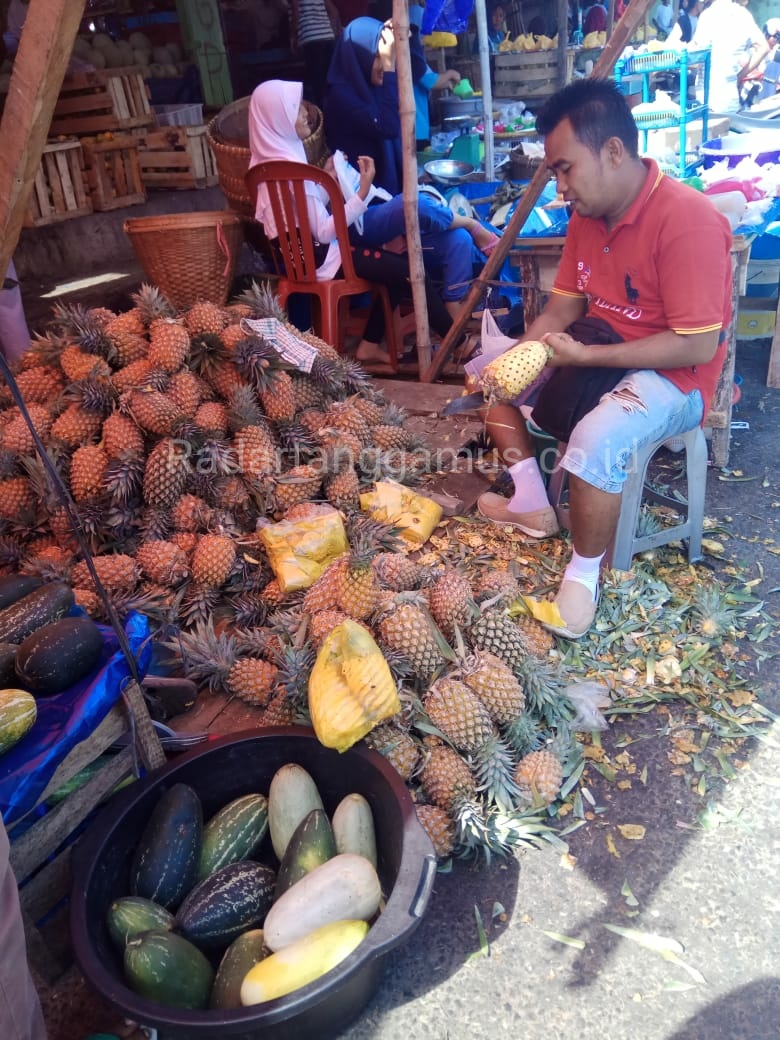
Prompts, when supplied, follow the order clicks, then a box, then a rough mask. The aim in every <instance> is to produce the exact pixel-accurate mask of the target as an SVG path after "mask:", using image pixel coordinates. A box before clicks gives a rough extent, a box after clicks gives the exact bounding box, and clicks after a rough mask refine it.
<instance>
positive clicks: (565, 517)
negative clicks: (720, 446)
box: [547, 426, 707, 571]
mask: <svg viewBox="0 0 780 1040" xmlns="http://www.w3.org/2000/svg"><path fill="white" fill-rule="evenodd" d="M675 439H677V438H675ZM679 439H680V440H681V441H682V442H683V444H684V446H685V469H686V479H687V483H688V502H687V515H686V517H685V520H683V521H681V522H680V523H679V524H674V525H672V526H670V527H664V529H663V530H662V531H656V532H655V533H654V534H647V535H642V536H641V537H638V536H637V533H636V529H637V522H638V520H639V511H640V509H641V507H642V499H643V498H646V499H649V500H650V501H652V502H658V503H660V504H662V505H666V506H669V507H670V508H672V509H674V510H675V511H679V510H680V509H681V508H685V506H686V503H685V502H680V501H679V500H678V499H676V498H671V497H670V496H669V495H663V494H661V493H660V492H658V491H656V490H655V488H652V487H649V486H648V485H647V484H646V483H645V477H646V475H647V467H648V465H649V463H650V459H652V457H653V456H654V455H655V453H656V452H657V451H658V449H659V448H660V447H662V446H663V444H664V443H665V442H666V440H668V438H666V437H664V439H663V440H660V441H655V442H654V443H652V444H648V445H647V446H646V447H644V448H642V449H640V450H639V451H638V452H637V454H636V455H635V457H634V464H633V465H632V466H631V468H630V470H629V473H628V479H627V480H626V482H625V484H624V485H623V501H622V504H621V507H620V519H619V520H618V525H617V530H616V531H615V537H614V538H613V540H612V544H611V545H610V546H609V548H608V549H607V554H606V557H605V560H606V563H607V565H608V566H611V567H615V568H617V569H618V570H621V571H627V570H629V569H630V568H631V560H632V558H633V557H634V556H636V554H637V553H640V552H645V551H646V550H647V549H655V548H656V547H657V546H659V545H668V543H669V542H676V541H678V540H679V539H681V538H687V539H688V560H689V561H690V562H691V563H695V562H696V561H697V560H700V559H701V556H702V553H701V539H702V531H703V528H704V496H705V493H706V490H707V441H706V439H705V437H704V431H703V430H702V428H701V427H700V426H697V427H696V428H695V429H693V430H689V431H688V432H687V433H683V434H681V435H679ZM558 451H559V452H560V457H563V455H564V453H565V451H566V444H565V443H564V442H563V441H561V442H560V443H559V444H558ZM568 477H569V475H568V473H567V472H566V470H565V469H561V468H560V466H559V467H558V468H557V469H556V470H554V472H553V474H552V476H551V477H550V482H549V485H548V489H547V494H548V498H549V499H550V503H551V505H552V506H553V508H554V509H555V512H556V513H557V515H558V522H559V523H560V525H561V527H566V528H569V506H568V501H567V500H566V497H565V495H566V491H567V489H568Z"/></svg>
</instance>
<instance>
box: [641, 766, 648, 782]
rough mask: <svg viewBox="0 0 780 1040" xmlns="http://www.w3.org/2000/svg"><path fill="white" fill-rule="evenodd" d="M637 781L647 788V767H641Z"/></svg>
mask: <svg viewBox="0 0 780 1040" xmlns="http://www.w3.org/2000/svg"><path fill="white" fill-rule="evenodd" d="M639 779H640V780H641V781H642V783H643V784H644V785H645V787H647V766H643V767H642V772H641V773H640V774H639Z"/></svg>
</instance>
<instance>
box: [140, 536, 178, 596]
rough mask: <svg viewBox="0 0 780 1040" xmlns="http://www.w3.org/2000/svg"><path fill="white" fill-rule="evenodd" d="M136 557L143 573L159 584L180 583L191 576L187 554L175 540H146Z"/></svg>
mask: <svg viewBox="0 0 780 1040" xmlns="http://www.w3.org/2000/svg"><path fill="white" fill-rule="evenodd" d="M135 558H136V561H137V563H138V566H139V567H140V568H141V573H142V574H143V575H144V576H145V577H146V578H148V579H149V580H150V581H153V582H155V583H156V584H158V585H164V586H166V587H168V586H171V585H179V584H180V583H181V582H182V581H184V580H185V578H188V577H189V576H190V568H189V562H188V560H187V554H186V553H185V552H184V550H183V549H180V548H179V546H178V545H174V543H173V542H167V541H153V542H144V543H143V544H142V545H139V547H138V550H137V552H136V554H135Z"/></svg>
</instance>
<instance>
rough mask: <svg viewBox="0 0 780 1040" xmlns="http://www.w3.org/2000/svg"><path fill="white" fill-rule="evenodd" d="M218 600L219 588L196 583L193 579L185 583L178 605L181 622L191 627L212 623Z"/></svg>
mask: <svg viewBox="0 0 780 1040" xmlns="http://www.w3.org/2000/svg"><path fill="white" fill-rule="evenodd" d="M219 601H220V590H219V589H217V588H214V587H213V586H211V585H198V584H197V583H196V582H194V581H190V582H189V583H187V584H185V585H184V586H182V596H181V600H180V605H179V616H180V621H181V624H183V625H185V626H186V627H187V628H188V629H192V628H194V627H195V626H197V625H198V624H207V623H212V619H213V617H214V611H215V610H216V609H217V606H218V605H219Z"/></svg>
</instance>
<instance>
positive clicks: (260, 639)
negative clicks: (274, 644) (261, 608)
mask: <svg viewBox="0 0 780 1040" xmlns="http://www.w3.org/2000/svg"><path fill="white" fill-rule="evenodd" d="M231 635H232V637H233V639H234V641H235V644H236V649H237V650H239V651H240V652H241V653H242V654H247V655H248V656H249V657H263V656H264V654H265V652H266V650H267V648H268V640H269V637H270V636H271V631H270V629H267V628H234V629H233V630H232V632H231Z"/></svg>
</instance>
